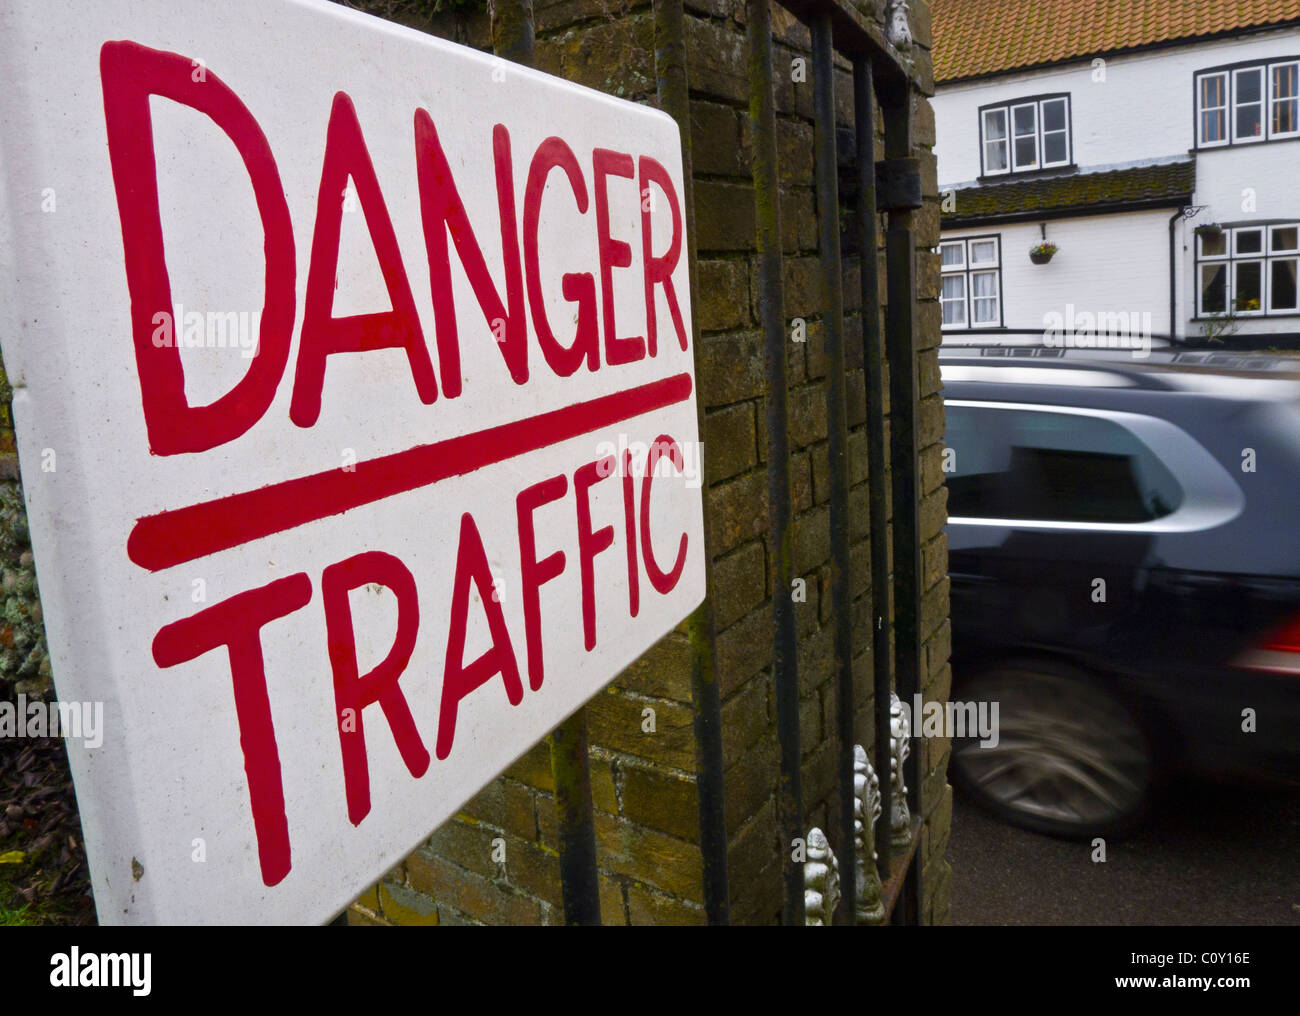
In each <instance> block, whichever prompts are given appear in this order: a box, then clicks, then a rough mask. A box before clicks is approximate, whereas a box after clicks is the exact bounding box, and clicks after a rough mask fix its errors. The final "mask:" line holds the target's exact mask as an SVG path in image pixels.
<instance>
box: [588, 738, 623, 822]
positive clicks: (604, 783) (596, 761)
mask: <svg viewBox="0 0 1300 1016" xmlns="http://www.w3.org/2000/svg"><path fill="white" fill-rule="evenodd" d="M617 766H618V763H617V762H616V761H615V760H614V759H613V758H612V757H609V758H607V757H605V756H604V753H603V752H602V753H601V754H600V755H599V756H598V755H596V754H594V753H593V754H592V757H591V760H590V771H591V803H592V804H593V805H595V806H596V807H597V808H600V809H601V810H602V811H607V812H609V813H610V814H611V815H617V814H618V790H617V789H616V787H615V782H616V777H615V769H616V768H617Z"/></svg>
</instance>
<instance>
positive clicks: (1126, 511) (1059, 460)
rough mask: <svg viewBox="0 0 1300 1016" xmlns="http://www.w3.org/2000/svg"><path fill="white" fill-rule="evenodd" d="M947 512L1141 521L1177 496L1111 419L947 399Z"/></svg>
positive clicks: (1167, 509)
mask: <svg viewBox="0 0 1300 1016" xmlns="http://www.w3.org/2000/svg"><path fill="white" fill-rule="evenodd" d="M946 415H947V435H946V437H945V439H944V440H945V442H946V444H947V446H948V448H949V450H950V454H949V456H948V462H947V467H948V514H949V516H950V517H967V518H992V519H1025V520H1030V519H1033V520H1043V521H1056V522H1149V521H1151V520H1153V519H1158V518H1162V517H1164V516H1166V515H1169V514H1172V513H1173V512H1174V511H1175V510H1176V509H1177V508H1178V507H1179V505H1180V504H1182V501H1183V490H1182V488H1181V487H1180V486H1179V484H1178V481H1177V480H1175V479H1174V476H1173V474H1172V473H1171V472H1170V471H1169V470H1168V468H1166V467H1165V465H1164V464H1163V463H1162V462H1161V461H1160V460H1159V458H1157V457H1156V455H1155V453H1154V452H1152V451H1151V449H1150V448H1148V447H1147V446H1146V445H1145V444H1144V443H1143V442H1142V441H1141V439H1139V438H1138V437H1137V435H1135V434H1134V433H1133V432H1132V431H1130V430H1129V429H1128V428H1126V427H1124V426H1122V425H1121V424H1119V423H1116V422H1115V421H1113V420H1108V419H1104V418H1101V417H1095V416H1083V415H1078V414H1075V413H1055V412H1051V411H1044V410H1037V409H1021V408H993V407H982V406H981V407H976V406H955V405H949V406H948V408H947V414H946Z"/></svg>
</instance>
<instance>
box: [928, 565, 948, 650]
mask: <svg viewBox="0 0 1300 1016" xmlns="http://www.w3.org/2000/svg"><path fill="white" fill-rule="evenodd" d="M948 585H949V583H948V577H947V576H946V575H945V576H944V577H943V578H942V579H940V580H939V583H938V584H937V585H935V586H934V587H933V588H931V589H929V590H927V591H926V593H925V594H924V595H923V596H922V597H921V638H922V640H925V639H928V638H929V637H930V636H931V635H933V634H934V633H935V631H937V630H938V628H939V625H941V624H942V623H943V622H944V620H945V619H946V618H947V617H948Z"/></svg>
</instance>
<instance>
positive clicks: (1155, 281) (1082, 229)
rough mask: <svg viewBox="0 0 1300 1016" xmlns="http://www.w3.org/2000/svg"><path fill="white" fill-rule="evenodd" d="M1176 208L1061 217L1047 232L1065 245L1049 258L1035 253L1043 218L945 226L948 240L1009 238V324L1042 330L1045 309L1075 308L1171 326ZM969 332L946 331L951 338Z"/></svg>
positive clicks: (1161, 328) (1005, 243) (1005, 267)
mask: <svg viewBox="0 0 1300 1016" xmlns="http://www.w3.org/2000/svg"><path fill="white" fill-rule="evenodd" d="M1170 214H1171V211H1170V210H1166V209H1156V210H1154V211H1146V212H1134V213H1131V214H1127V215H1096V216H1089V217H1087V218H1075V219H1058V220H1055V221H1049V222H1048V223H1047V239H1048V240H1050V241H1051V242H1052V243H1054V244H1056V245H1057V246H1058V247H1059V248H1060V250H1059V251H1057V253H1056V256H1055V257H1053V258H1052V260H1051V261H1050V262H1049V263H1048V264H1045V265H1035V264H1033V263H1032V262H1031V261H1030V260H1029V248H1030V247H1032V246H1034V245H1035V244H1037V243H1039V242H1040V240H1041V234H1040V232H1039V224H1038V223H1037V222H1021V223H1016V224H1014V225H1008V226H1002V227H1000V228H999V227H982V228H981V227H976V228H972V229H953V230H945V231H944V234H943V238H944V239H945V240H949V239H953V238H956V237H961V236H984V235H988V234H997V235H999V236H1001V238H1002V294H1003V297H1002V298H1003V320H1004V322H1005V324H1006V327H1007V329H1008V330H1010V331H1030V332H1032V331H1041V330H1042V329H1043V328H1044V325H1045V320H1046V316H1047V315H1048V314H1049V313H1050V312H1056V313H1058V314H1061V315H1062V316H1064V315H1065V314H1066V313H1067V305H1068V304H1073V305H1074V308H1075V311H1076V312H1078V311H1083V310H1087V311H1090V312H1092V313H1097V312H1098V311H1128V312H1129V313H1130V314H1135V315H1136V316H1137V317H1138V318H1139V319H1140V318H1141V316H1142V314H1143V313H1149V314H1150V315H1151V330H1152V332H1154V333H1156V334H1165V333H1167V332H1168V330H1169V216H1170ZM961 334H963V330H962V329H952V330H945V331H944V338H945V340H952V339H954V338H956V337H957V336H960V335H961Z"/></svg>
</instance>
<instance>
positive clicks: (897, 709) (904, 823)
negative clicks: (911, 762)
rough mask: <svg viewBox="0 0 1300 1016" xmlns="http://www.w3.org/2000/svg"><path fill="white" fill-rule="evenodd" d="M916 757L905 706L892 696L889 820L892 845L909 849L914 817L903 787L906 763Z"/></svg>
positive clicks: (890, 710) (890, 699)
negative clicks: (912, 755)
mask: <svg viewBox="0 0 1300 1016" xmlns="http://www.w3.org/2000/svg"><path fill="white" fill-rule="evenodd" d="M911 753H912V741H911V731H909V730H908V728H907V717H906V716H905V715H904V714H903V703H902V702H901V701H899V698H898V696H897V695H896V694H894V693H893V692H892V691H891V692H890V693H889V788H890V790H889V803H890V811H892V812H893V814H891V815H890V817H889V829H890V834H891V835H890V841H891V842H892V843H893V845H894V846H896V847H905V846H907V844H908V843H909V842H910V840H911V838H912V816H911V813H910V812H909V811H908V810H907V786H906V784H904V783H903V763H904V762H905V761H907V756H908V755H910V754H911Z"/></svg>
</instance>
